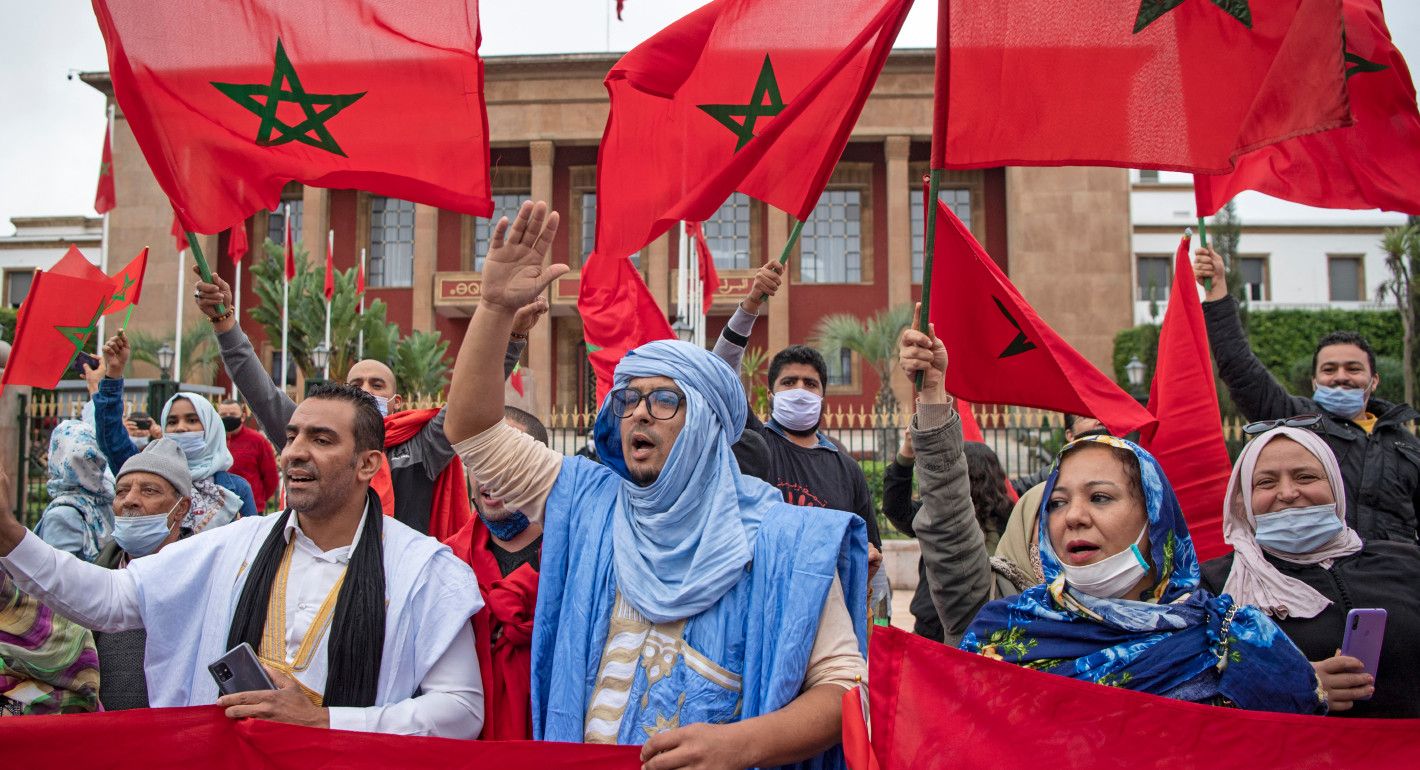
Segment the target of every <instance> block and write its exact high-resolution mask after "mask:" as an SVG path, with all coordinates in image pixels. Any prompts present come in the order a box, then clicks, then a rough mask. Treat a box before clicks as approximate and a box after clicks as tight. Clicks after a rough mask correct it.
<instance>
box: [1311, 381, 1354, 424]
mask: <svg viewBox="0 0 1420 770" xmlns="http://www.w3.org/2000/svg"><path fill="white" fill-rule="evenodd" d="M1312 400H1313V401H1315V402H1317V404H1318V405H1319V406H1321V408H1322V409H1325V410H1326V411H1328V412H1331V413H1332V414H1334V415H1336V416H1337V417H1345V418H1346V419H1348V420H1350V419H1352V418H1355V417H1359V416H1360V415H1361V413H1362V412H1364V411H1366V391H1364V390H1362V389H1360V388H1332V387H1328V386H1326V385H1318V386H1316V390H1315V391H1314V392H1313V393H1312Z"/></svg>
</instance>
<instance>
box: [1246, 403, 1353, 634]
mask: <svg viewBox="0 0 1420 770" xmlns="http://www.w3.org/2000/svg"><path fill="white" fill-rule="evenodd" d="M1275 438H1289V439H1291V440H1293V441H1295V442H1297V443H1298V444H1301V445H1302V447H1303V448H1305V449H1306V450H1307V451H1308V452H1311V453H1312V454H1313V455H1315V456H1316V459H1317V460H1319V461H1321V467H1322V468H1324V469H1325V470H1326V478H1327V481H1328V482H1330V484H1331V493H1332V495H1333V496H1334V497H1335V498H1336V515H1337V516H1338V517H1339V518H1340V519H1341V524H1342V530H1341V531H1340V532H1339V533H1337V535H1336V537H1333V538H1332V539H1331V540H1330V541H1328V542H1327V543H1326V544H1325V545H1323V546H1321V547H1320V548H1318V549H1317V550H1315V551H1313V552H1311V553H1306V554H1284V553H1277V552H1276V551H1271V552H1270V553H1272V555H1273V556H1276V557H1278V558H1280V559H1283V560H1286V561H1289V562H1292V563H1293V564H1320V565H1321V566H1322V567H1326V568H1329V567H1330V566H1331V563H1332V562H1333V561H1334V560H1336V559H1339V558H1341V557H1343V556H1350V555H1351V554H1354V553H1356V552H1357V551H1360V550H1361V546H1362V543H1361V538H1360V536H1359V535H1357V534H1356V532H1355V530H1353V529H1351V528H1350V527H1348V526H1346V487H1345V486H1344V485H1343V484H1342V482H1341V468H1340V467H1339V466H1338V465H1337V464H1336V455H1334V454H1332V453H1331V447H1328V446H1327V445H1326V442H1325V441H1322V440H1321V438H1320V437H1318V436H1317V435H1316V434H1315V433H1312V432H1311V431H1309V430H1302V429H1300V428H1285V427H1284V428H1273V429H1272V430H1269V431H1267V432H1266V433H1263V434H1262V435H1260V436H1258V437H1257V438H1255V439H1253V440H1252V441H1251V442H1249V443H1248V445H1247V446H1246V447H1243V451H1242V455H1241V456H1240V457H1238V462H1237V464H1236V465H1234V466H1233V475H1232V478H1231V479H1229V480H1228V496H1227V498H1226V499H1225V502H1224V503H1223V505H1224V511H1223V540H1224V541H1226V542H1227V543H1228V544H1229V545H1231V546H1232V547H1233V551H1234V554H1235V555H1234V556H1233V569H1232V571H1231V572H1230V573H1229V574H1228V582H1227V583H1226V584H1225V585H1224V586H1223V593H1226V594H1230V595H1231V596H1232V597H1233V599H1234V600H1235V601H1237V602H1238V603H1240V604H1251V605H1254V606H1256V607H1258V608H1259V609H1261V610H1262V611H1263V612H1265V613H1267V614H1268V615H1272V616H1274V617H1278V618H1288V617H1294V618H1314V617H1316V616H1317V615H1318V614H1320V613H1321V611H1322V610H1324V609H1326V608H1327V607H1328V606H1330V605H1331V600H1330V599H1328V598H1326V597H1325V596H1322V595H1321V593H1319V592H1318V591H1317V590H1316V589H1315V588H1312V587H1311V586H1309V585H1307V584H1306V583H1303V582H1302V581H1300V580H1297V579H1296V578H1293V577H1288V576H1286V575H1283V574H1282V573H1281V572H1278V571H1277V568H1276V567H1274V566H1272V565H1271V564H1270V563H1268V561H1267V559H1266V558H1265V557H1264V556H1263V555H1262V547H1261V546H1259V545H1258V544H1257V539H1256V537H1257V533H1256V532H1255V531H1254V529H1253V525H1252V520H1251V518H1250V514H1252V512H1253V510H1252V483H1253V471H1254V469H1255V468H1256V467H1257V458H1258V456H1259V455H1260V454H1262V448H1263V447H1265V446H1267V444H1268V443H1269V442H1271V441H1272V440H1273V439H1275Z"/></svg>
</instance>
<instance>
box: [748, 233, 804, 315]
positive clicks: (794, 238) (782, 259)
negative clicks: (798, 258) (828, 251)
mask: <svg viewBox="0 0 1420 770" xmlns="http://www.w3.org/2000/svg"><path fill="white" fill-rule="evenodd" d="M802 232H804V220H802V219H796V220H794V229H792V230H790V231H789V240H788V241H787V242H786V243H785V244H784V251H783V252H782V253H780V254H779V264H781V265H784V266H786V267H787V266H788V264H789V255H790V254H792V253H794V244H796V243H798V242H799V234H800V233H802ZM767 299H769V294H768V293H767V292H766V293H764V294H761V295H759V301H760V302H761V303H763V302H764V301H765V300H767Z"/></svg>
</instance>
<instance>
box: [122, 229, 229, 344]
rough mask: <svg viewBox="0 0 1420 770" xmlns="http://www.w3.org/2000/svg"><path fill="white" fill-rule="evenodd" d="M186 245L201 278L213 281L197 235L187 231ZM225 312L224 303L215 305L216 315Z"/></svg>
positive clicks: (208, 281)
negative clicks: (190, 251) (190, 250)
mask: <svg viewBox="0 0 1420 770" xmlns="http://www.w3.org/2000/svg"><path fill="white" fill-rule="evenodd" d="M187 245H188V248H190V249H192V259H193V260H194V261H195V262H197V269H198V271H199V272H201V273H202V280H203V281H205V282H207V283H213V280H212V268H211V267H210V266H209V265H208V264H207V257H205V256H203V254H202V246H201V245H200V244H199V243H198V241H197V236H196V235H195V234H194V233H192V232H187ZM226 313H227V306H226V305H218V306H217V314H218V315H225V314H226ZM123 325H124V327H125V328H127V326H128V321H127V319H125V320H124V322H123Z"/></svg>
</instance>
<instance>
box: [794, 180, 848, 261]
mask: <svg viewBox="0 0 1420 770" xmlns="http://www.w3.org/2000/svg"><path fill="white" fill-rule="evenodd" d="M862 201H863V193H862V191H860V190H824V192H823V195H822V196H820V197H819V200H818V205H817V206H815V207H814V210H813V213H811V214H809V218H808V221H806V222H804V232H803V235H802V236H801V237H800V241H799V242H800V244H801V254H802V256H801V259H800V260H799V281H800V282H802V283H858V282H859V281H861V280H863V235H862V230H863V205H862Z"/></svg>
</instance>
